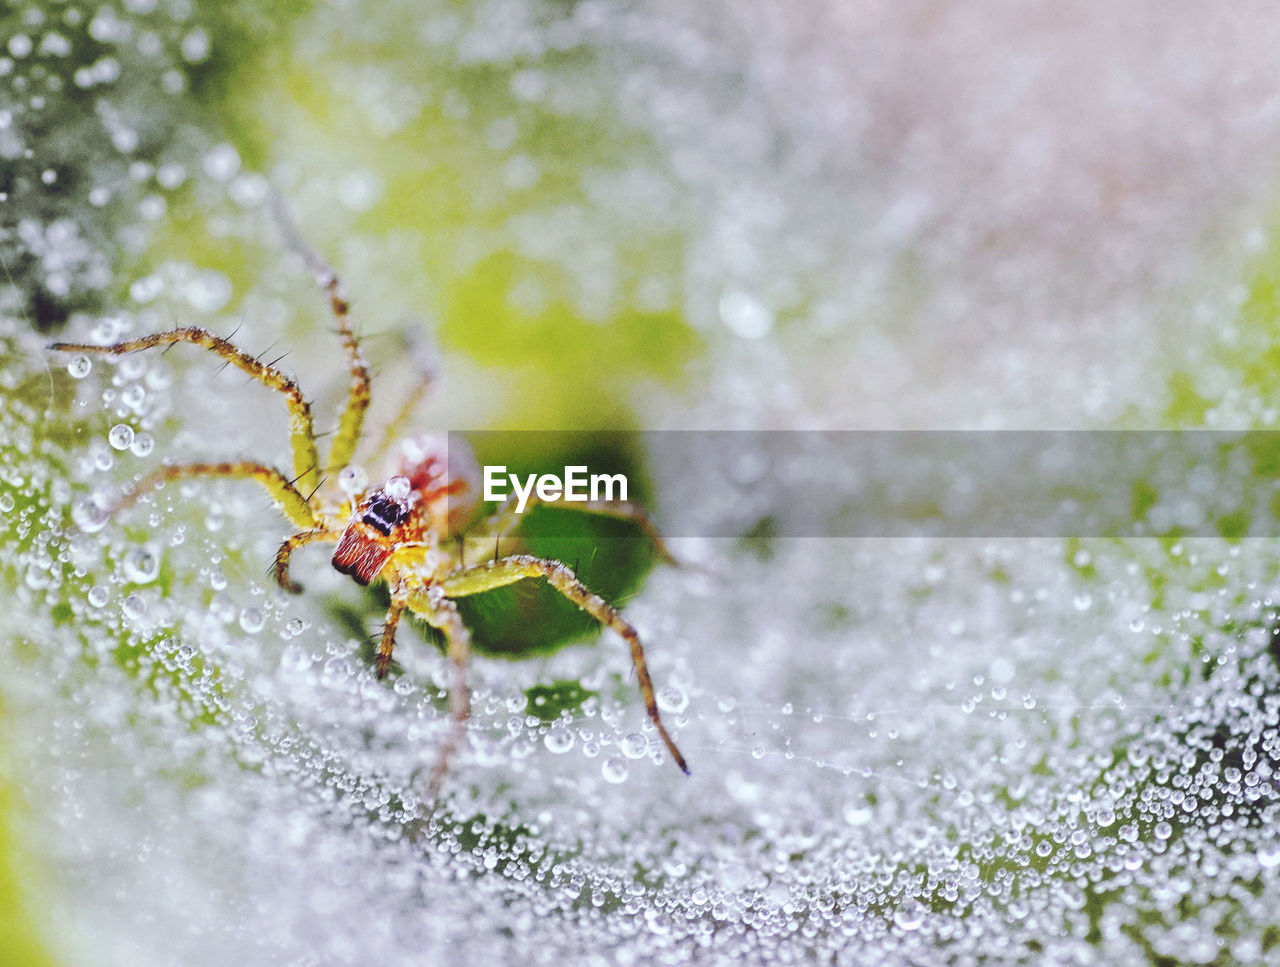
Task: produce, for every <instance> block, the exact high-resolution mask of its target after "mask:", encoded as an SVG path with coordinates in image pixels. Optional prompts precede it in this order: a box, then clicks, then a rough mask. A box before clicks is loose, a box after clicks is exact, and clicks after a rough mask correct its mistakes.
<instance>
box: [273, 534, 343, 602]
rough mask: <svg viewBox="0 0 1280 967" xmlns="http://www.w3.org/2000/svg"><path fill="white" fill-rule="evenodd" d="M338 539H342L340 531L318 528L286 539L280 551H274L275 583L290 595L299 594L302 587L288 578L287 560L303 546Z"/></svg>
mask: <svg viewBox="0 0 1280 967" xmlns="http://www.w3.org/2000/svg"><path fill="white" fill-rule="evenodd" d="M340 537H342V531H334V530H325V529H324V528H323V527H318V528H316V529H315V530H308V531H302V532H301V533H298V534H294V535H293V536H292V537H288V538H286V539H285V542H284V543H283V544H281V545H280V550H278V551H276V562H275V565H274V567H273V570H274V571H275V576H276V583H277V584H279V585H280V587H282V588H284V589H285V590H286V591H288V592H289V593H290V594H301V593H302V585H301V584H299V583H298V582H297V581H294V580H293V579H291V578H290V577H289V559H290V558H291V557H292V556H293V552H294V551H296V550H297V549H298V548H300V547H302V546H303V545H305V544H312V543H314V542H316V541H336V540H338V539H339V538H340Z"/></svg>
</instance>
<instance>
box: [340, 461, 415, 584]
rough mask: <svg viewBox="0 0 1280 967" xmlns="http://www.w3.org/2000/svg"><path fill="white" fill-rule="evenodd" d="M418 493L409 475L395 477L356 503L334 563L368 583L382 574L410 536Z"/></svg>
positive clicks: (362, 582) (355, 577)
mask: <svg viewBox="0 0 1280 967" xmlns="http://www.w3.org/2000/svg"><path fill="white" fill-rule="evenodd" d="M417 499H418V495H417V494H415V493H414V492H413V491H412V490H411V489H410V488H409V478H408V477H392V478H391V479H390V480H388V481H387V482H386V484H385V485H384V486H383V487H382V489H381V490H375V491H373V492H371V493H370V494H369V495H368V496H366V497H365V498H364V499H363V500H361V501H360V503H359V504H357V505H356V509H355V513H354V514H352V515H351V520H350V521H348V522H347V526H346V527H345V528H343V531H342V536H341V537H340V538H338V547H337V549H336V550H334V552H333V566H334V567H335V568H337V569H338V570H339V571H341V572H342V573H343V574H349V575H351V577H352V578H354V579H355V582H356V583H357V584H361V585H365V584H368V583H369V582H370V581H372V580H373V579H374V578H376V577H377V576H378V575H379V574H381V573H382V568H383V567H384V566H385V565H386V563H387V560H388V559H389V558H390V557H391V554H392V552H393V551H394V550H395V548H396V546H397V545H398V544H404V543H407V542H408V541H409V540H412V539H413V538H410V537H408V536H407V535H406V533H405V531H406V530H412V529H413V528H412V527H411V526H409V525H411V524H412V523H414V522H413V521H412V519H411V515H412V512H413V506H414V504H415V503H416V502H417Z"/></svg>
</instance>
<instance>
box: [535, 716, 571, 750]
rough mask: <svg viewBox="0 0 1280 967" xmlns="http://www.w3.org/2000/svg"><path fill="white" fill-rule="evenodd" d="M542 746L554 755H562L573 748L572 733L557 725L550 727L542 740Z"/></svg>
mask: <svg viewBox="0 0 1280 967" xmlns="http://www.w3.org/2000/svg"><path fill="white" fill-rule="evenodd" d="M542 744H543V745H545V746H546V747H547V748H548V749H549V750H550V751H552V752H554V753H556V755H562V754H563V753H565V752H568V751H569V750H570V749H572V748H573V733H572V732H571V731H569V729H567V728H565V727H564V726H563V725H560V724H559V723H557V724H555V725H553V726H551V728H550V729H548V730H547V734H546V735H545V736H544V737H543V739H542Z"/></svg>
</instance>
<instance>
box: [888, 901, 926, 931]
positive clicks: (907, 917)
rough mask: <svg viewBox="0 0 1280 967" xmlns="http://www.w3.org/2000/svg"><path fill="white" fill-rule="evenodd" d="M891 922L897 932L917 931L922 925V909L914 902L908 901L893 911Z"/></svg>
mask: <svg viewBox="0 0 1280 967" xmlns="http://www.w3.org/2000/svg"><path fill="white" fill-rule="evenodd" d="M893 922H894V925H895V926H897V927H898V929H899V930H919V929H920V926H921V924H923V923H924V907H923V906H922V905H921V904H920V903H919V902H917V901H915V900H909V901H907V902H906V903H905V904H903V905H902V906H901V907H899V908H898V909H897V910H895V911H894V913H893Z"/></svg>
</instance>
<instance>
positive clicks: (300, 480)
mask: <svg viewBox="0 0 1280 967" xmlns="http://www.w3.org/2000/svg"><path fill="white" fill-rule="evenodd" d="M180 342H189V343H194V344H195V345H197V346H203V347H204V348H205V349H208V350H210V351H211V352H215V353H217V354H218V355H219V356H221V357H222V358H223V359H225V360H226V361H227V362H229V363H231V365H233V366H236V367H238V368H239V369H241V370H243V371H244V372H246V373H248V374H249V375H250V376H251V377H253V378H254V379H256V380H257V381H258V382H259V383H262V384H263V385H264V386H268V387H270V388H271V389H274V390H277V391H278V392H280V393H283V394H284V397H285V402H286V403H287V404H288V407H289V441H290V444H291V446H292V448H293V472H294V481H293V482H294V483H295V484H297V486H298V488H299V489H300V490H302V491H304V492H306V493H311V492H312V491H314V490H315V489H316V488H317V487H318V486H319V484H320V470H319V463H320V458H319V456H318V455H317V452H316V433H315V424H314V423H313V421H312V418H311V404H310V403H308V402H307V399H306V397H304V396H303V395H302V390H300V389H299V388H298V384H297V383H295V382H294V381H293V380H292V379H290V378H289V377H288V376H286V375H284V373H282V372H280V370H278V369H276V368H275V367H274V366H269V365H267V364H266V363H263V362H260V361H259V360H257V359H256V358H254V357H253V356H250V355H249V354H248V353H246V352H244V351H243V350H242V349H239V348H237V347H236V346H235V345H234V344H233V343H231V342H230V341H229V340H226V339H223V338H222V337H221V336H215V335H214V334H213V333H211V332H209V330H207V329H201V328H200V327H198V326H187V327H185V328H183V329H171V330H169V331H168V332H157V333H153V334H152V335H149V336H142V337H140V338H138V339H129V340H126V341H125V342H118V343H115V344H114V345H111V346H90V345H86V344H83V343H70V342H55V343H53V344H52V345H50V347H49V348H50V349H55V350H58V351H59V352H77V353H98V354H100V355H103V356H119V355H123V354H124V353H133V352H138V351H140V350H143V349H151V348H152V347H154V346H171V345H173V344H175V343H180ZM200 466H204V465H203V464H201V465H200ZM225 466H236V465H235V464H226V465H225ZM255 466H257V465H255ZM272 472H274V471H272ZM213 476H253V474H213ZM304 502H305V501H304ZM282 505H283V502H282ZM285 513H287V514H289V516H290V518H291V519H292V517H293V514H292V513H291V512H290V511H289V509H288V508H287V507H286V509H285ZM305 526H308V527H310V526H314V524H307V525H305Z"/></svg>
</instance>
